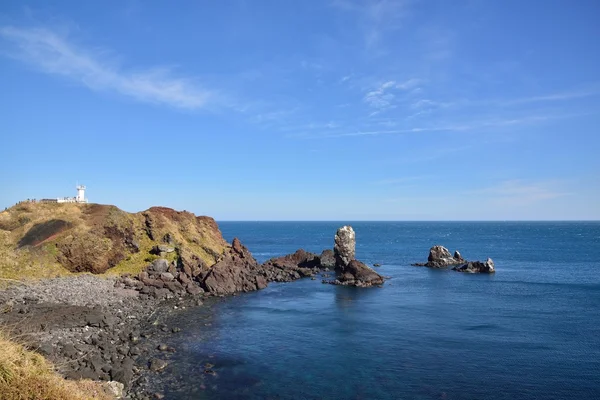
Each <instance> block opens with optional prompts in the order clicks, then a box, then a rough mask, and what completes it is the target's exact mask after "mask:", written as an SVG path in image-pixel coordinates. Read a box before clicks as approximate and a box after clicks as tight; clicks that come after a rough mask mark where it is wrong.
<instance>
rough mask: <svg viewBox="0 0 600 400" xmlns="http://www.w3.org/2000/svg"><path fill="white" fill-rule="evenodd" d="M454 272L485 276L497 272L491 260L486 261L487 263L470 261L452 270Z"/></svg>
mask: <svg viewBox="0 0 600 400" xmlns="http://www.w3.org/2000/svg"><path fill="white" fill-rule="evenodd" d="M452 269H453V270H454V271H458V272H467V273H471V274H477V273H483V274H493V273H495V272H496V270H495V268H494V261H493V260H492V259H491V258H488V259H487V260H485V262H481V261H469V262H468V263H466V264H463V265H460V266H458V267H454V268H452Z"/></svg>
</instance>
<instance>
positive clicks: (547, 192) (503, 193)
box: [472, 180, 570, 206]
mask: <svg viewBox="0 0 600 400" xmlns="http://www.w3.org/2000/svg"><path fill="white" fill-rule="evenodd" d="M472 193H473V194H476V195H480V196H485V197H491V199H492V201H493V202H494V203H496V204H497V205H500V206H527V205H530V204H534V203H538V202H541V201H544V200H550V199H555V198H557V197H562V196H567V195H569V194H570V193H568V192H565V191H564V190H562V187H561V186H560V185H559V184H557V182H526V181H523V180H508V181H503V182H500V183H498V184H496V185H494V186H490V187H487V188H483V189H480V190H474V191H473V192H472Z"/></svg>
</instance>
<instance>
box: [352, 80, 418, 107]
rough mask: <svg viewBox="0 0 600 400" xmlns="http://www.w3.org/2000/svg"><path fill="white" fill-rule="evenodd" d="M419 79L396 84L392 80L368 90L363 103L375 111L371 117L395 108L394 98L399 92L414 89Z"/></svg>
mask: <svg viewBox="0 0 600 400" xmlns="http://www.w3.org/2000/svg"><path fill="white" fill-rule="evenodd" d="M420 82H421V80H420V79H416V78H412V79H409V80H407V81H404V82H400V83H398V82H396V81H394V80H390V81H386V82H384V83H381V84H379V86H377V87H376V88H375V89H372V90H369V91H368V92H367V93H366V94H365V96H364V97H363V101H364V102H365V103H367V104H368V105H369V106H370V107H372V108H375V109H377V111H375V112H372V113H371V115H376V114H378V113H379V112H381V111H383V110H386V109H389V108H395V107H396V104H395V102H396V96H397V93H398V92H399V91H409V90H411V89H414V88H415V87H416V86H417V85H419V83H420Z"/></svg>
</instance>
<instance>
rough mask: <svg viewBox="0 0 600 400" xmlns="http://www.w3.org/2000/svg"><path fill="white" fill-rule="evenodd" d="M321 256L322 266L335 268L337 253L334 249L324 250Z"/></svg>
mask: <svg viewBox="0 0 600 400" xmlns="http://www.w3.org/2000/svg"><path fill="white" fill-rule="evenodd" d="M319 258H320V259H321V267H322V268H335V254H334V253H333V250H331V249H327V250H323V252H322V253H321V256H320V257H319Z"/></svg>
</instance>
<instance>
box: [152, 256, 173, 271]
mask: <svg viewBox="0 0 600 400" xmlns="http://www.w3.org/2000/svg"><path fill="white" fill-rule="evenodd" d="M149 269H150V270H152V272H156V273H159V274H160V273H162V272H167V271H168V270H169V262H168V261H167V260H165V259H164V258H159V259H158V260H154V261H153V262H152V266H151V267H150V268H149Z"/></svg>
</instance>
